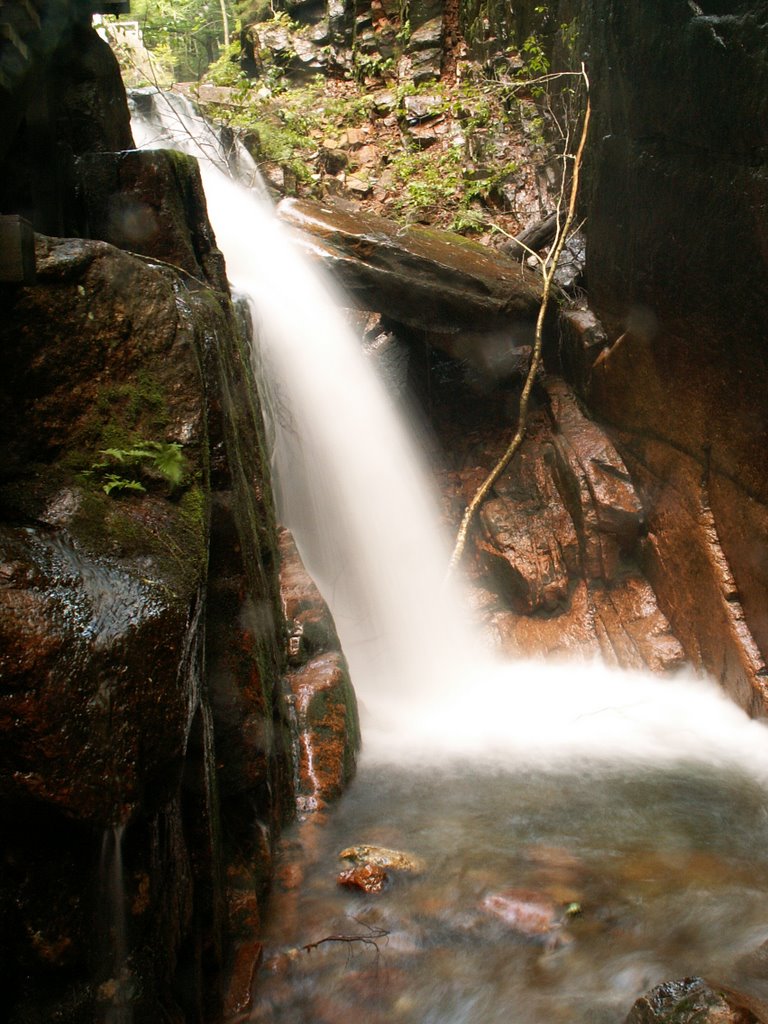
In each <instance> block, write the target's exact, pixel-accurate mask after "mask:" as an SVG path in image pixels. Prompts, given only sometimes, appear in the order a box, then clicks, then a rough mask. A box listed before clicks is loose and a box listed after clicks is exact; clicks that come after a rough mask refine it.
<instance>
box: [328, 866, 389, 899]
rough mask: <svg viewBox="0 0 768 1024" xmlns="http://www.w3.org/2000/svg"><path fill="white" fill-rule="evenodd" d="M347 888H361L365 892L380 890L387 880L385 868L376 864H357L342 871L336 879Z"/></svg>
mask: <svg viewBox="0 0 768 1024" xmlns="http://www.w3.org/2000/svg"><path fill="white" fill-rule="evenodd" d="M336 881H337V883H338V884H339V885H343V886H345V888H347V889H361V890H362V891H363V892H366V893H372V892H373V893H377V892H382V891H383V889H384V887H385V885H386V884H387V882H388V881H389V875H388V874H387V871H386V868H383V867H381V866H380V865H378V864H359V865H357V866H356V867H353V868H348V869H347V870H346V871H342V872H341V873H340V874H339V876H338V877H337V879H336Z"/></svg>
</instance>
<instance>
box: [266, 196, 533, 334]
mask: <svg viewBox="0 0 768 1024" xmlns="http://www.w3.org/2000/svg"><path fill="white" fill-rule="evenodd" d="M278 215H279V216H280V217H281V219H282V220H284V221H285V222H286V223H288V224H289V225H291V226H292V227H294V228H296V229H298V231H299V232H300V235H299V240H300V242H301V244H302V245H303V246H304V247H305V248H306V250H307V251H308V252H309V254H310V255H312V256H314V257H315V258H319V259H321V260H322V261H323V262H324V263H325V264H326V265H327V266H328V268H329V269H330V270H331V271H332V272H333V273H334V275H335V276H337V277H338V279H339V280H340V281H341V283H342V284H343V285H344V286H345V288H346V289H347V290H348V292H349V294H350V297H351V299H352V300H353V301H354V302H356V303H357V304H358V305H359V306H360V307H361V308H364V309H369V310H374V311H376V312H381V313H385V314H386V315H387V316H388V317H391V318H392V319H393V320H395V321H399V322H400V323H404V324H410V325H412V326H414V327H421V328H424V329H426V330H431V331H436V332H441V331H442V332H445V333H446V334H451V333H456V332H458V331H461V330H464V329H470V330H472V331H483V330H486V331H490V330H494V329H498V330H505V329H507V330H508V329H510V327H511V325H513V324H514V323H516V322H519V321H532V320H533V319H535V316H536V313H537V311H538V305H539V294H540V287H541V284H540V281H539V280H538V279H537V277H536V275H534V274H532V273H531V272H530V271H527V270H526V269H525V268H524V267H521V266H520V265H519V264H517V263H515V262H514V261H512V260H507V259H504V258H503V257H500V256H499V255H498V254H496V253H493V252H492V251H490V250H488V249H486V248H484V247H483V246H481V245H478V244H476V243H473V242H469V241H468V240H467V239H465V238H462V237H461V236H460V235H455V234H453V233H451V232H444V231H434V230H429V229H426V228H411V229H409V230H407V231H403V230H402V228H401V227H399V226H398V225H396V224H394V223H393V222H390V221H387V220H384V219H382V218H377V217H372V216H362V215H358V214H355V213H353V212H350V211H349V210H347V209H341V208H339V207H332V206H330V205H320V204H317V203H311V202H309V201H305V200H301V201H299V200H293V199H288V200H283V202H281V203H280V205H279V207H278Z"/></svg>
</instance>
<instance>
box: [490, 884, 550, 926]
mask: <svg viewBox="0 0 768 1024" xmlns="http://www.w3.org/2000/svg"><path fill="white" fill-rule="evenodd" d="M480 906H481V907H482V909H483V910H485V911H486V912H487V913H489V914H492V915H493V916H494V917H497V918H499V920H501V921H503V922H504V924H505V925H507V926H508V927H509V928H510V929H511V930H512V931H515V932H518V933H519V934H520V935H529V936H533V935H543V936H553V935H554V934H555V932H556V931H557V930H558V929H559V928H560V927H561V925H562V916H563V915H562V913H561V912H560V909H559V908H558V907H557V905H556V904H555V903H553V902H552V901H551V900H548V899H547V898H546V897H545V896H542V895H541V894H540V893H536V892H530V891H528V890H527V889H509V890H507V891H506V892H494V893H489V894H488V895H487V896H485V897H484V898H483V900H482V902H481V904H480Z"/></svg>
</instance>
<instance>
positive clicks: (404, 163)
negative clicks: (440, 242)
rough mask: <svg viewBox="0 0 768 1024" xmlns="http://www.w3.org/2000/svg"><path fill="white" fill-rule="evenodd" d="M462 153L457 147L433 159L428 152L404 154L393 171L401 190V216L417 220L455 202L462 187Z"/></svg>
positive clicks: (396, 161) (406, 151) (394, 161)
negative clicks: (431, 211) (435, 209)
mask: <svg viewBox="0 0 768 1024" xmlns="http://www.w3.org/2000/svg"><path fill="white" fill-rule="evenodd" d="M463 162H464V161H463V153H462V151H461V150H460V149H459V148H458V147H454V148H452V149H449V150H446V151H445V152H443V153H440V154H438V156H434V155H433V154H432V153H431V152H430V151H429V150H405V151H404V152H402V153H399V154H398V155H397V156H395V157H394V159H393V160H392V162H391V164H390V167H391V169H392V171H393V173H394V179H395V183H396V185H397V187H398V188H399V189H400V190H401V194H400V199H399V200H398V203H397V205H398V207H399V209H400V212H401V213H404V214H406V215H410V216H412V217H418V216H420V215H421V214H423V213H425V212H427V211H428V210H430V209H432V208H434V207H436V206H440V205H443V204H445V203H449V202H451V201H452V200H454V199H456V197H457V195H458V193H459V191H460V190H461V188H462V186H463V181H464V178H463Z"/></svg>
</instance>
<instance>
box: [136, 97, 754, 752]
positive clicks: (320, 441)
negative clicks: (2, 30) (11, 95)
mask: <svg viewBox="0 0 768 1024" xmlns="http://www.w3.org/2000/svg"><path fill="white" fill-rule="evenodd" d="M148 97H151V98H152V99H153V100H154V107H153V118H152V121H151V122H149V121H147V120H146V118H145V117H141V116H140V117H136V116H135V117H134V132H135V135H136V137H137V139H138V140H139V142H140V144H141V145H142V146H145V147H146V146H151V145H155V144H156V143H157V142H158V141H160V142H161V143H162V144H163V145H169V144H173V145H175V146H176V147H177V148H181V149H184V150H186V151H188V152H191V153H192V154H193V155H196V156H197V157H198V158H199V159H200V163H201V170H202V173H203V180H204V184H205V191H206V197H207V201H208V211H209V215H210V218H211V222H212V224H213V226H214V230H215V232H216V238H217V241H218V244H219V247H220V248H221V249H222V251H223V252H224V254H225V257H226V261H227V269H228V272H229V276H230V280H231V281H232V283H233V284H234V286H235V287H236V288H237V289H238V290H239V291H241V292H242V293H243V294H245V295H247V296H248V297H249V298H250V300H251V303H252V306H253V311H254V317H255V321H256V323H255V334H256V336H257V338H258V341H259V344H260V345H261V353H260V355H259V356H258V362H259V363H260V364H261V366H262V367H263V368H264V370H265V371H266V374H267V380H266V382H265V384H266V388H267V392H268V397H267V401H266V404H267V406H268V410H269V416H270V421H271V428H272V432H273V434H274V468H275V472H276V477H277V484H278V487H277V491H278V497H279V507H280V511H281V514H282V517H283V519H284V521H285V522H286V524H287V525H288V526H289V527H290V528H291V530H292V531H293V532H294V534H295V536H296V538H297V542H298V545H299V548H300V551H301V553H302V556H303V558H304V560H305V562H306V564H307V566H308V568H309V569H310V571H311V572H312V574H313V575H314V577H315V579H316V580H317V581H318V583H319V584H320V586H321V589H322V591H323V594H324V596H325V598H326V600H327V601H328V604H329V605H330V607H331V610H332V612H333V614H334V618H335V620H336V624H337V627H338V630H339V634H340V636H341V639H342V645H343V647H344V651H345V653H346V654H347V657H348V659H349V661H350V664H351V667H352V674H353V679H354V683H355V689H356V691H357V693H358V696H359V697H360V698H361V700H362V702H363V705H364V706H365V707H366V708H368V709H369V711H370V713H369V714H368V716H367V717H368V735H367V740H368V743H367V746H368V748H369V749H368V755H369V756H377V757H384V758H387V757H390V758H398V759H400V758H402V757H403V756H404V755H405V754H406V752H407V750H408V749H409V748H410V750H411V752H412V753H413V754H414V755H416V754H421V755H424V756H426V757H433V756H435V755H436V754H437V753H438V752H439V751H440V750H441V749H443V750H444V752H446V753H453V754H454V755H462V754H464V755H468V756H472V757H475V756H478V755H489V754H492V755H493V756H494V757H496V758H502V759H503V758H511V759H513V760H517V759H520V760H522V761H523V762H524V763H530V761H531V759H534V760H536V761H541V760H545V761H547V762H549V761H550V760H551V759H552V758H555V759H558V760H560V759H563V758H572V757H574V756H581V757H588V758H596V759H603V758H609V759H614V758H624V759H632V758H638V759H645V758H647V757H650V758H662V759H665V758H666V759H668V760H675V759H686V758H697V757H698V758H701V759H704V760H710V759H712V758H715V759H718V760H719V759H721V758H722V759H725V760H726V761H733V760H736V759H739V760H741V761H742V762H743V763H745V764H750V765H752V766H753V767H754V768H757V769H758V770H763V769H766V768H768V735H767V734H766V732H765V730H764V728H763V727H762V726H760V725H758V724H756V723H753V722H750V721H749V720H748V719H747V717H746V716H745V715H744V714H743V713H742V712H741V711H740V710H739V709H737V708H736V707H734V706H733V704H732V703H731V702H730V701H729V700H728V699H727V698H725V697H724V696H723V695H722V694H721V693H720V691H719V690H718V689H717V688H716V687H714V686H713V685H710V684H708V683H706V682H704V681H702V680H697V679H693V678H685V677H680V678H678V679H677V680H675V681H669V680H659V679H657V678H655V677H652V676H645V675H638V674H632V673H628V672H618V671H613V670H609V669H607V668H606V667H604V666H602V665H600V664H598V663H590V664H586V665H584V664H567V665H564V664H554V665H548V664H545V663H542V662H516V663H514V664H512V665H499V664H498V663H497V662H494V661H493V659H492V658H491V657H490V655H489V654H488V652H487V650H486V649H485V647H484V645H483V643H482V641H481V640H480V639H479V637H477V636H476V635H474V633H473V631H472V629H471V628H470V626H469V625H468V623H467V619H468V615H467V612H466V610H465V608H464V607H463V605H462V601H461V595H460V594H459V593H458V592H457V591H458V588H457V587H454V586H453V585H452V584H451V583H450V582H448V583H447V582H446V578H445V577H446V566H447V564H448V555H447V550H448V549H447V544H446V543H445V542H444V539H443V538H442V537H441V536H440V529H439V526H438V516H437V512H436V505H435V500H434V496H433V494H432V493H431V489H430V486H429V484H428V482H427V481H428V476H427V473H426V470H425V467H424V465H423V464H422V459H421V458H420V456H419V455H418V453H417V452H416V451H415V449H414V446H413V443H412V441H411V439H410V438H409V436H408V434H407V431H406V428H405V426H404V425H403V424H402V422H400V419H399V418H398V414H396V412H395V410H394V407H393V405H392V402H391V401H390V400H389V397H388V395H387V394H386V393H385V390H384V387H383V385H382V384H381V382H380V381H379V380H378V379H377V377H376V374H375V370H374V369H373V368H372V366H371V364H370V362H369V361H368V360H367V359H366V358H365V356H364V355H363V354H362V352H361V346H360V343H359V340H358V339H357V338H356V337H355V336H354V335H353V333H352V332H351V330H350V328H349V326H348V324H347V322H346V320H345V319H344V317H343V315H342V314H341V312H340V310H339V297H338V296H336V295H334V294H333V293H332V290H331V288H330V286H329V285H328V283H327V282H326V281H325V280H323V279H322V278H321V277H320V276H319V273H318V272H317V271H316V270H315V269H314V268H312V267H310V266H309V265H308V263H307V262H306V261H305V259H304V258H303V257H302V256H301V255H300V254H299V252H298V251H297V248H296V247H295V246H294V245H293V244H292V243H291V240H290V238H289V237H288V236H287V235H286V233H285V230H284V229H283V228H282V227H281V225H280V224H279V223H278V222H277V221H276V219H275V218H274V216H273V213H272V210H271V208H270V206H269V205H268V203H267V202H266V201H265V200H264V199H263V192H261V191H258V190H257V193H256V194H255V193H254V192H252V191H249V190H247V189H245V188H241V187H239V186H238V185H237V184H235V183H234V182H233V181H232V180H230V179H229V178H227V177H226V176H225V175H224V174H223V173H222V169H224V170H226V166H225V164H226V161H224V158H223V157H222V156H221V145H220V142H219V141H218V137H217V135H216V133H215V132H214V131H213V130H212V129H211V127H210V126H209V125H208V124H207V123H206V122H205V121H204V120H203V119H202V118H201V117H200V116H199V115H198V114H196V113H195V111H194V108H193V107H192V105H191V104H190V103H189V101H187V100H186V99H185V98H184V97H182V96H178V95H175V94H164V93H157V92H154V93H149V94H144V100H143V102H144V103H146V101H147V98H148ZM212 154H213V156H212ZM252 173H253V172H252V170H249V172H248V174H249V180H251V178H252ZM374 706H375V707H376V712H377V714H376V715H374V714H373V709H374ZM390 727H391V729H392V731H389V730H390ZM379 733H382V735H381V739H382V743H381V744H379V743H378V742H377V737H378V735H379Z"/></svg>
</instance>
